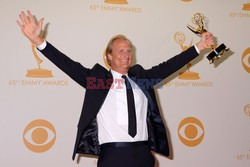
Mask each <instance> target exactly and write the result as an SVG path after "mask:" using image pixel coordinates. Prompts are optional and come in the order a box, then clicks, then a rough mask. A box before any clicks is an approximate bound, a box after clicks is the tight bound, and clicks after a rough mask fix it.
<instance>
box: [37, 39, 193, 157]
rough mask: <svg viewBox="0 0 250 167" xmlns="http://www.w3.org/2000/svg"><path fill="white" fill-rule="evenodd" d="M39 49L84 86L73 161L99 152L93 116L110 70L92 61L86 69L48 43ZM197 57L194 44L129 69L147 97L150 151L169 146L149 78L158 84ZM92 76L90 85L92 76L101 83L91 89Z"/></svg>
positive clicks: (104, 92)
mask: <svg viewBox="0 0 250 167" xmlns="http://www.w3.org/2000/svg"><path fill="white" fill-rule="evenodd" d="M41 52H42V53H43V54H44V55H45V56H46V57H47V58H48V59H49V60H51V61H52V62H53V63H54V64H55V65H56V66H57V67H59V68H60V69H61V70H62V71H64V72H65V73H66V74H67V75H69V76H70V77H71V78H72V79H73V80H75V81H76V82H77V83H79V84H80V85H81V86H83V87H84V88H85V89H86V92H85V98H84V102H83V107H82V112H81V116H80V119H79V123H78V131H77V136H76V142H75V147H74V152H73V157H72V158H73V160H74V158H75V155H76V153H81V154H92V155H99V152H100V145H99V141H98V129H97V121H96V115H97V113H98V111H99V110H100V108H101V106H102V104H103V102H104V101H105V98H106V96H107V94H108V91H109V90H110V89H109V87H110V86H111V83H112V79H113V78H112V75H111V72H110V71H108V70H107V69H106V68H104V67H103V66H101V65H100V64H95V65H94V66H93V67H92V68H86V67H84V66H82V65H81V64H80V63H78V62H75V61H73V60H71V59H70V58H69V57H67V56H66V55H64V54H63V53H61V52H60V51H59V50H57V49H56V48H55V47H54V46H52V45H51V44H50V43H49V42H47V46H46V47H45V49H43V50H41ZM197 56H198V53H197V52H196V50H195V48H194V46H193V47H191V48H189V49H188V50H186V51H184V52H182V53H180V54H178V55H176V56H174V57H173V58H171V59H169V60H167V61H165V62H163V63H161V64H159V65H156V66H153V67H152V68H151V69H147V70H146V69H143V68H142V66H140V65H134V66H132V67H131V68H130V69H129V71H128V75H129V77H130V78H131V79H132V80H133V81H134V82H135V83H139V84H138V86H139V87H140V89H141V90H142V91H143V92H144V94H145V96H146V97H147V99H148V111H147V126H148V136H149V138H148V141H149V145H150V148H151V150H153V151H155V152H157V153H160V154H163V155H165V156H169V145H168V139H167V135H166V129H165V126H164V124H163V120H162V118H161V115H160V112H159V108H158V105H157V101H156V97H155V92H154V88H153V87H152V86H151V84H148V81H150V82H151V83H152V81H153V82H154V84H157V83H159V82H160V81H162V80H163V79H165V78H166V77H168V76H169V75H171V74H172V73H174V72H175V71H177V70H178V69H180V68H181V67H183V66H184V65H185V64H187V63H188V62H189V61H191V60H192V59H194V58H195V57H197ZM90 78H91V81H92V83H91V85H93V81H94V79H96V82H98V83H96V84H99V85H100V82H102V83H103V84H104V86H103V85H102V86H101V87H98V88H95V89H93V87H92V86H90V83H89V82H88V81H89V79H90Z"/></svg>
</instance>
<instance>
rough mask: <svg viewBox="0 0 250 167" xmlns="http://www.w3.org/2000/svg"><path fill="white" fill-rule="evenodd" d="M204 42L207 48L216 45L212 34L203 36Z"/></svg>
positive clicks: (207, 33) (208, 33)
mask: <svg viewBox="0 0 250 167" xmlns="http://www.w3.org/2000/svg"><path fill="white" fill-rule="evenodd" d="M202 40H203V41H204V43H205V47H206V48H209V47H211V46H212V45H214V40H213V34H212V33H211V32H206V33H204V34H202Z"/></svg>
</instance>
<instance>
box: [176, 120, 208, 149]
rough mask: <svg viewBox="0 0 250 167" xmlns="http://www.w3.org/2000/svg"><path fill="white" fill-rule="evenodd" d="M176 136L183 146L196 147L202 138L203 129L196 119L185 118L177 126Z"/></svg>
mask: <svg viewBox="0 0 250 167" xmlns="http://www.w3.org/2000/svg"><path fill="white" fill-rule="evenodd" d="M178 136H179V139H180V140H181V142H182V143H183V144H184V145H186V146H189V147H194V146H197V145H198V144H200V143H201V142H202V140H203V138H204V127H203V125H202V123H201V121H199V120H198V119H197V118H194V117H187V118H185V119H183V120H182V121H181V122H180V124H179V127H178Z"/></svg>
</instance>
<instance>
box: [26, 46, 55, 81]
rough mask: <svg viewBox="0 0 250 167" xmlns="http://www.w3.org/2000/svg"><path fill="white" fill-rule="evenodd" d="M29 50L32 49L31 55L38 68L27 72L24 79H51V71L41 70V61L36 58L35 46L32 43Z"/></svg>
mask: <svg viewBox="0 0 250 167" xmlns="http://www.w3.org/2000/svg"><path fill="white" fill-rule="evenodd" d="M31 48H32V53H33V55H34V57H35V59H36V62H37V65H38V68H35V69H30V70H27V74H26V77H35V78H49V77H53V75H52V72H51V70H48V69H43V68H41V65H40V64H42V62H43V60H42V59H41V58H40V57H39V56H38V54H37V52H36V46H35V44H33V43H32V44H31Z"/></svg>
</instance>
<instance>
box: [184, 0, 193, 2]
mask: <svg viewBox="0 0 250 167" xmlns="http://www.w3.org/2000/svg"><path fill="white" fill-rule="evenodd" d="M182 1H184V2H191V1H192V0H182Z"/></svg>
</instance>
